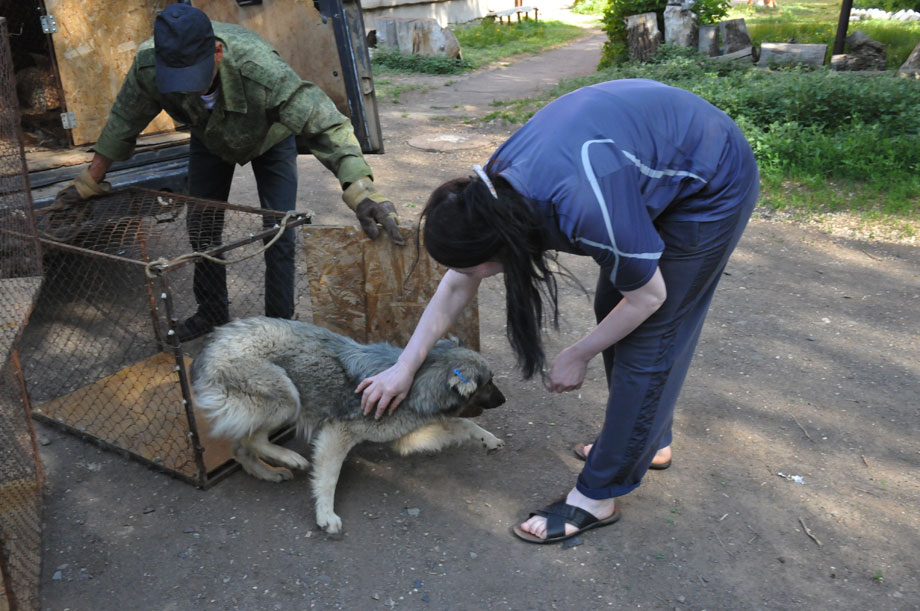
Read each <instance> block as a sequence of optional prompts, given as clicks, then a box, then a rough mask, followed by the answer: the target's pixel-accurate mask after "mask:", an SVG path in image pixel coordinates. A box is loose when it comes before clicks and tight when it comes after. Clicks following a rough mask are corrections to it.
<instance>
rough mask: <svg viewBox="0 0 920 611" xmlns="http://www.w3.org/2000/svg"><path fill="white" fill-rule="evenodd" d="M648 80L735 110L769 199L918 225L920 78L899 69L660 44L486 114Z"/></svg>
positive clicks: (792, 207)
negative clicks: (775, 63) (741, 58)
mask: <svg viewBox="0 0 920 611" xmlns="http://www.w3.org/2000/svg"><path fill="white" fill-rule="evenodd" d="M619 78H650V79H653V80H657V81H661V82H664V83H667V84H670V85H673V86H676V87H681V88H683V89H687V90H689V91H692V92H693V93H695V94H697V95H699V96H700V97H702V98H704V99H706V100H708V101H709V102H711V103H712V104H714V105H715V106H717V107H719V108H721V109H722V110H724V111H725V112H726V113H728V114H729V115H730V116H731V117H732V118H733V119H734V120H735V121H736V122H737V123H738V125H739V126H740V127H741V128H742V130H743V131H744V133H745V136H746V137H747V139H748V141H749V142H750V143H751V145H752V147H753V149H754V153H755V155H756V156H757V160H758V164H759V166H760V170H761V181H762V186H763V196H762V205H765V206H766V207H767V208H768V209H773V210H783V211H785V212H786V213H791V214H793V215H795V216H801V217H809V216H813V215H817V214H827V213H830V214H835V213H840V212H844V211H845V212H849V213H853V214H855V215H856V216H857V217H858V218H861V219H864V220H867V221H868V220H873V221H874V222H880V223H882V224H885V225H887V228H888V229H889V230H890V231H889V232H888V233H890V234H897V235H899V236H902V237H908V236H911V235H914V234H915V233H916V232H917V228H920V82H918V81H917V80H915V79H900V78H897V77H895V76H894V75H893V74H888V75H881V76H880V75H873V76H867V75H861V74H858V73H834V72H829V71H825V70H800V69H790V70H783V71H778V72H770V71H765V70H760V69H756V68H754V67H753V66H752V65H750V64H737V63H727V62H720V61H716V60H711V59H708V58H704V57H702V56H699V55H698V54H696V53H694V52H692V51H690V50H687V49H677V48H672V47H667V46H665V47H662V50H661V52H660V53H659V55H658V56H657V57H656V58H654V59H653V60H652V61H651V62H648V63H635V62H630V63H626V64H624V65H622V66H619V67H614V68H610V69H606V70H603V71H601V72H598V73H596V74H594V75H591V76H589V77H584V78H580V79H572V80H567V81H563V82H561V83H560V84H559V85H558V86H557V87H556V88H555V89H554V90H552V91H551V92H549V93H548V94H546V95H544V96H540V97H534V98H526V99H522V100H513V101H505V102H496V103H495V104H494V105H495V106H496V107H497V108H496V110H494V111H492V112H490V113H489V114H487V115H486V116H484V117H482V118H481V119H480V120H482V121H503V122H508V123H512V124H520V123H523V122H525V121H527V120H528V119H529V118H530V117H531V116H532V115H533V114H534V113H535V112H537V111H538V110H539V109H540V108H542V107H543V105H545V104H546V103H548V102H549V101H550V100H553V99H555V98H557V97H559V96H561V95H564V94H566V93H568V92H569V91H572V90H575V89H577V88H579V87H583V86H585V85H590V84H593V83H596V82H600V81H606V80H613V79H619Z"/></svg>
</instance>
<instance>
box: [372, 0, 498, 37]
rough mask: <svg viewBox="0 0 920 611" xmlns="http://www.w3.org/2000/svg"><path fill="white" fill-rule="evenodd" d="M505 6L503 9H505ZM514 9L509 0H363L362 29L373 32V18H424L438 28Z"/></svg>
mask: <svg viewBox="0 0 920 611" xmlns="http://www.w3.org/2000/svg"><path fill="white" fill-rule="evenodd" d="M506 5H507V6H506ZM512 6H514V2H513V0H435V1H434V2H432V1H431V0H364V1H362V2H361V8H362V9H363V13H364V26H365V28H367V29H368V30H373V29H375V25H374V20H375V19H376V18H377V17H416V18H421V17H427V18H431V19H435V20H437V22H438V24H439V25H441V26H442V27H447V26H448V25H449V24H452V23H463V22H465V21H472V20H473V19H478V18H480V17H482V16H483V15H485V14H486V13H488V12H489V11H490V10H501V9H503V8H510V7H512Z"/></svg>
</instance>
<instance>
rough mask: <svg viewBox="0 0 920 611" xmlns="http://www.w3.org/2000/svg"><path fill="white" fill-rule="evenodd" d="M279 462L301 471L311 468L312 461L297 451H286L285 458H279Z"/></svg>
mask: <svg viewBox="0 0 920 611" xmlns="http://www.w3.org/2000/svg"><path fill="white" fill-rule="evenodd" d="M279 458H280V457H279ZM278 462H283V464H284V466H285V467H288V468H289V469H300V470H301V471H304V470H306V469H309V468H310V461H309V460H307V459H306V458H305V457H303V456H302V455H300V454H298V453H297V452H288V453H286V454H285V455H284V460H283V461H281V460H279V461H278Z"/></svg>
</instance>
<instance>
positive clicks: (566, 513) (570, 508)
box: [511, 499, 620, 545]
mask: <svg viewBox="0 0 920 611" xmlns="http://www.w3.org/2000/svg"><path fill="white" fill-rule="evenodd" d="M533 516H542V517H544V518H546V538H545V539H540V538H539V537H536V536H534V535H532V534H530V533H529V532H527V531H524V530H522V529H521V527H520V526H515V527H514V528H512V529H511V532H512V533H514V535H515V536H516V537H517V538H519V539H521V540H523V541H526V542H528V543H536V544H538V545H544V544H547V543H558V542H559V541H565V540H566V539H571V538H572V537H575V536H577V535H580V534H581V533H583V532H585V531H586V530H591V529H592V528H600V527H601V526H609V525H610V524H613V523H614V522H616V521H618V520H619V519H620V509H619V508H618V507H614V509H613V515H611V516H610V517H609V518H607V519H605V520H600V519H598V518H597V517H596V516H594V515H592V514H591V513H589V512H587V511H585V510H584V509H582V508H581V507H575V506H574V505H569V504H568V503H566V502H565V499H560V500H558V501H556V502H555V503H551V504H549V505H547V506H546V507H544V508H543V509H540V510H538V511H535V512H534V513H532V514H530V516H529V517H528V519H530V518H532V517H533ZM566 524H571V525H573V526H575V527H576V528H577V529H578V530H576V531H575V532H573V533H571V534H568V535H567V534H565V525H566Z"/></svg>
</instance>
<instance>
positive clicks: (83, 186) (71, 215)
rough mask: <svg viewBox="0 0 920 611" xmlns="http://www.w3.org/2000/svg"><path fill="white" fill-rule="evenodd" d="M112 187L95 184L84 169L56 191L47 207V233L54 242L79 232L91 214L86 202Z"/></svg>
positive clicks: (87, 170) (107, 184)
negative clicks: (52, 200)
mask: <svg viewBox="0 0 920 611" xmlns="http://www.w3.org/2000/svg"><path fill="white" fill-rule="evenodd" d="M111 189H112V185H110V184H109V183H107V182H105V181H103V182H100V183H97V182H96V181H95V180H93V179H92V177H91V176H90V175H89V168H88V167H87V168H86V169H84V170H83V171H82V172H81V173H80V174H79V175H78V176H77V177H76V178H74V179H73V180H72V181H71V182H70V184H68V185H67V186H66V187H64V188H63V189H61V190H60V191H58V194H57V195H56V196H55V198H54V203H52V204H51V206H49V207H48V210H49V214H48V233H49V234H50V236H51V237H52V238H54V239H56V240H61V241H67V240H70V239H72V238H73V237H74V236H75V235H76V234H77V233H78V232H79V231H80V228H81V226H82V225H83V223H84V222H85V221H86V219H87V217H88V216H89V214H90V212H91V208H90V206H88V205H87V203H86V200H87V199H89V198H91V197H96V196H98V195H105V194H106V193H108V192H109V191H111Z"/></svg>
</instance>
